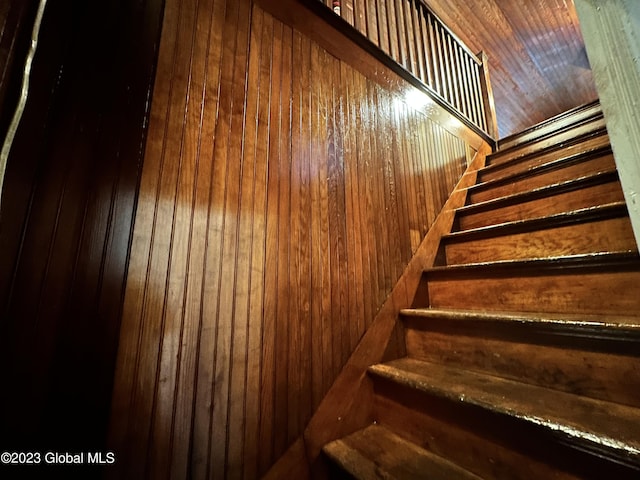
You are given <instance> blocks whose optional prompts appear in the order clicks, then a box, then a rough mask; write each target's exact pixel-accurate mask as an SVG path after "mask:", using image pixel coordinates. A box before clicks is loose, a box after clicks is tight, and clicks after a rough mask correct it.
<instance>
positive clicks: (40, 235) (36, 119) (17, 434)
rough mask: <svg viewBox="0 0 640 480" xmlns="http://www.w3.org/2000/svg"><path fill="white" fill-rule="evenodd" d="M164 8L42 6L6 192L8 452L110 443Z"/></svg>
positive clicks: (1, 351) (3, 335)
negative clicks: (132, 243)
mask: <svg viewBox="0 0 640 480" xmlns="http://www.w3.org/2000/svg"><path fill="white" fill-rule="evenodd" d="M18 3H19V2H8V3H7V2H2V6H1V7H0V12H4V11H5V9H6V8H7V7H8V6H9V5H10V8H11V10H10V13H11V12H13V9H14V8H17V4H18ZM31 4H37V2H24V5H25V6H27V5H31ZM162 6H163V2H162V1H152V0H149V1H143V2H135V3H131V4H127V5H126V6H123V5H121V4H119V3H118V2H112V1H107V2H101V3H99V4H97V3H83V2H62V3H60V2H49V4H48V5H47V9H46V10H45V16H44V18H43V22H42V26H41V30H40V41H39V47H38V52H37V54H36V56H35V59H34V63H33V66H32V72H31V83H30V93H29V98H28V102H27V105H26V109H25V112H24V116H23V117H22V123H21V126H20V128H19V130H18V132H17V134H16V137H15V141H14V144H13V148H12V151H11V155H10V157H9V161H8V166H7V171H6V177H5V182H4V190H3V192H2V195H3V198H2V212H1V213H0V328H1V331H0V339H1V340H0V361H1V362H2V365H4V368H5V369H6V370H5V371H6V372H7V374H6V375H5V377H4V379H3V392H4V394H3V395H2V399H1V402H2V405H1V413H0V416H1V418H0V426H1V428H2V435H1V437H2V438H1V441H2V446H3V449H10V450H20V449H22V450H27V449H34V450H35V449H39V448H47V449H50V450H57V451H65V450H66V451H71V450H76V449H102V448H104V446H105V443H104V442H105V436H106V429H107V422H108V416H109V410H110V409H109V403H110V396H111V395H110V393H111V388H112V381H113V372H114V365H115V354H116V349H117V341H118V330H119V322H120V312H121V304H122V295H123V292H124V280H125V271H126V262H127V254H128V248H129V241H130V235H131V232H132V227H133V211H134V205H135V200H136V189H137V182H138V175H139V172H140V165H141V161H142V155H141V149H142V148H143V144H144V133H145V125H146V118H147V115H148V104H147V100H148V96H149V95H150V92H151V86H152V82H153V71H154V64H155V58H156V51H157V50H156V47H157V45H156V42H157V39H158V35H159V28H160V19H161V14H162ZM7 25H8V23H5V26H4V27H3V29H2V38H1V40H0V51H1V52H2V54H3V55H4V54H5V53H6V50H4V46H5V45H6V43H5V40H6V38H5V32H6V31H7V30H6V28H7ZM31 28H32V27H31V25H30V24H28V25H26V26H23V30H26V31H27V36H30V35H31ZM16 51H17V50H16ZM4 58H6V57H3V60H4ZM14 62H16V63H15V65H20V66H19V67H18V68H17V71H18V72H20V71H21V70H22V65H23V64H24V58H20V59H18V58H17V56H16V57H14ZM0 71H2V72H5V73H6V72H7V70H6V69H5V70H2V67H0ZM14 71H15V69H14ZM3 81H4V78H3ZM9 104H12V105H11V106H9ZM13 105H14V102H13V101H7V103H6V104H5V105H4V106H3V111H2V116H3V118H4V116H5V115H6V114H9V115H12V114H13ZM7 108H8V109H9V112H7ZM44 452H45V450H43V453H44Z"/></svg>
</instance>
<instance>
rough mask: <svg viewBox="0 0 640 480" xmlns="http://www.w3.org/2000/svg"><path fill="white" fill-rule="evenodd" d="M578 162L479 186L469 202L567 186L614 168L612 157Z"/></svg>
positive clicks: (471, 194)
mask: <svg viewBox="0 0 640 480" xmlns="http://www.w3.org/2000/svg"><path fill="white" fill-rule="evenodd" d="M578 160H582V161H576V162H575V163H571V162H567V164H566V166H564V165H563V163H562V162H561V161H559V162H558V166H559V167H561V168H549V167H552V166H555V164H552V165H547V166H544V165H542V166H538V167H535V168H532V169H531V170H530V171H529V172H527V173H528V176H526V178H525V176H524V175H523V176H521V177H516V176H515V175H514V176H510V177H505V178H503V179H500V180H494V181H492V182H487V183H485V184H478V185H477V186H476V187H474V188H472V189H470V190H469V199H470V201H471V202H473V203H475V202H483V201H487V200H490V199H492V198H498V197H504V196H507V195H514V194H516V193H520V192H526V191H529V190H534V189H536V188H542V187H545V186H547V185H553V184H557V183H562V182H567V181H570V180H572V179H574V178H580V177H583V176H587V175H592V174H596V173H598V172H605V171H609V170H611V169H612V168H613V167H614V165H615V162H614V159H613V155H612V154H608V155H602V156H594V157H593V158H588V157H587V158H584V159H578ZM494 182H495V183H494Z"/></svg>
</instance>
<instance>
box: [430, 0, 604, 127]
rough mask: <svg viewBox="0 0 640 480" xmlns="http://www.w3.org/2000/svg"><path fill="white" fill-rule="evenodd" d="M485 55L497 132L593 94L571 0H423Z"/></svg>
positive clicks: (579, 102) (543, 116)
mask: <svg viewBox="0 0 640 480" xmlns="http://www.w3.org/2000/svg"><path fill="white" fill-rule="evenodd" d="M426 3H427V4H429V5H430V6H431V8H432V9H433V10H434V12H435V13H436V14H437V15H438V16H439V17H440V18H441V19H442V20H443V21H444V22H445V23H446V24H447V25H448V26H449V27H450V28H451V29H452V30H453V31H454V32H455V33H456V35H458V36H459V37H460V38H461V39H462V40H463V41H464V42H465V43H467V45H468V46H469V47H470V48H471V49H472V50H473V51H475V52H479V51H480V50H484V51H485V52H486V53H487V55H489V65H490V69H491V70H490V72H491V82H492V86H493V92H494V96H495V101H496V111H497V116H498V128H499V131H500V136H501V137H504V136H506V135H509V134H511V133H516V132H518V131H520V130H522V129H524V128H526V127H529V126H531V125H534V124H536V123H538V122H540V121H542V120H545V119H547V118H549V117H552V116H554V115H557V114H559V113H562V112H564V111H566V110H569V109H570V108H573V107H576V106H578V105H582V104H585V103H587V102H590V101H592V100H595V99H596V98H597V93H596V89H595V85H594V83H593V78H592V75H591V69H590V67H589V62H588V60H587V57H586V53H585V49H584V42H583V40H582V34H581V32H580V28H579V25H578V17H577V15H576V10H575V6H574V4H573V0H426Z"/></svg>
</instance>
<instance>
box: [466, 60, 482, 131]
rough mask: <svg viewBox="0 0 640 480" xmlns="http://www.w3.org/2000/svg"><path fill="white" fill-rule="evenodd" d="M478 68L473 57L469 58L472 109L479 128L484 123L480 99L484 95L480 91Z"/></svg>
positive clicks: (468, 69) (468, 68)
mask: <svg viewBox="0 0 640 480" xmlns="http://www.w3.org/2000/svg"><path fill="white" fill-rule="evenodd" d="M476 66H477V62H476V60H475V59H474V58H472V57H468V58H467V71H468V72H469V82H470V85H471V93H472V107H473V112H474V117H475V123H476V125H478V126H479V127H481V126H482V124H483V122H482V118H483V114H482V106H481V101H480V98H481V96H482V93H481V91H480V83H479V82H478V77H477V76H476V74H475V71H476V70H475V67H476Z"/></svg>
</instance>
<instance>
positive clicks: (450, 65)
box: [318, 0, 498, 139]
mask: <svg viewBox="0 0 640 480" xmlns="http://www.w3.org/2000/svg"><path fill="white" fill-rule="evenodd" d="M318 1H319V2H320V3H322V4H324V5H325V6H327V7H329V8H330V9H331V10H333V12H334V13H335V14H336V15H338V16H340V17H341V18H342V19H343V20H345V21H346V22H347V23H348V24H350V25H351V26H352V27H353V28H355V29H356V30H358V31H359V32H360V33H361V34H362V35H363V36H364V37H366V38H367V39H368V40H369V41H371V42H372V43H373V44H374V45H375V46H377V47H378V48H379V49H380V50H382V51H383V52H384V53H385V54H386V55H387V56H388V57H390V58H391V59H392V60H393V61H394V62H395V63H397V64H398V65H399V66H401V67H402V68H403V69H405V70H406V71H407V72H408V73H410V74H411V75H412V76H413V77H415V78H416V79H417V80H419V81H420V82H421V83H422V84H423V85H424V86H425V87H426V88H427V90H428V91H430V92H431V93H432V94H434V95H436V96H438V97H440V99H442V100H443V101H444V102H445V103H446V104H447V105H449V106H450V107H451V108H452V109H454V110H455V111H456V112H457V113H458V114H460V115H461V116H462V117H463V118H465V119H466V120H467V121H469V122H470V123H471V124H472V125H474V126H475V127H477V128H478V129H480V130H481V131H482V132H484V133H486V134H487V135H488V136H489V137H491V138H493V139H496V138H498V131H497V123H496V116H495V106H494V103H493V94H492V91H491V83H490V81H489V75H488V62H487V56H486V55H485V54H484V53H483V52H480V53H479V54H477V55H476V54H474V53H473V52H472V51H471V50H470V49H469V47H468V46H467V45H465V44H464V43H463V42H462V40H460V38H459V37H458V36H457V35H455V34H454V33H453V32H452V31H451V29H450V28H449V27H447V26H446V25H445V24H444V22H443V21H442V20H441V19H440V18H439V17H438V16H437V15H436V14H435V13H434V12H433V10H432V9H431V8H430V7H429V5H427V3H426V2H425V0H388V1H387V2H378V1H375V0H318Z"/></svg>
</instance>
